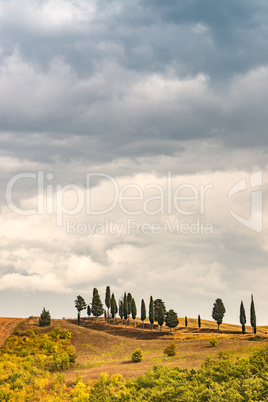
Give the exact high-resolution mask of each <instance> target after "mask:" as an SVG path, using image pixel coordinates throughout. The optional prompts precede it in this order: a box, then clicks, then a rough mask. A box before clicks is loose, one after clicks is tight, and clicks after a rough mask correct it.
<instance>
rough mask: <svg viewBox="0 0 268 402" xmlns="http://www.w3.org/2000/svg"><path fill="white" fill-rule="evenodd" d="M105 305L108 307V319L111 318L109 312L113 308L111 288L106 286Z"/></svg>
mask: <svg viewBox="0 0 268 402" xmlns="http://www.w3.org/2000/svg"><path fill="white" fill-rule="evenodd" d="M105 305H106V307H107V317H109V310H110V307H111V290H110V286H106V292H105Z"/></svg>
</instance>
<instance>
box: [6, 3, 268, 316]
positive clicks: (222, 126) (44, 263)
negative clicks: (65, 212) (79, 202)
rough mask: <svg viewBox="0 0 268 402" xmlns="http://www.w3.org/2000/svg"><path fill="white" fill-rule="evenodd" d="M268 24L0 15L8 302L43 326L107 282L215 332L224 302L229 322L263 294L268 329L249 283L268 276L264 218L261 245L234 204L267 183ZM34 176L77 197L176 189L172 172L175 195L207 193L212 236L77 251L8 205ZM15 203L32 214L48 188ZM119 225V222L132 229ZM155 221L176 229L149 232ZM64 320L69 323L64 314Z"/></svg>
mask: <svg viewBox="0 0 268 402" xmlns="http://www.w3.org/2000/svg"><path fill="white" fill-rule="evenodd" d="M267 16H268V13H267V6H266V4H264V3H263V2H262V1H256V2H255V3H254V5H253V4H252V3H251V2H249V1H242V0H239V1H238V2H236V3H234V2H231V1H229V0H228V1H219V2H217V3H215V2H213V1H212V0H205V1H186V0H185V1H180V2H174V1H169V0H168V1H165V2H163V1H158V0H157V1H151V0H146V1H137V0H130V1H128V2H123V1H115V0H114V1H106V0H98V1H96V2H95V1H90V2H89V1H88V0H77V1H71V0H59V1H54V0H44V1H43V0H42V1H36V2H31V1H28V0H27V1H24V2H23V3H22V2H19V1H18V0H11V1H0V35H1V40H0V91H1V94H2V96H1V100H0V146H1V151H0V162H1V167H2V169H1V177H0V185H1V191H0V200H1V214H0V222H1V224H0V228H1V230H0V232H1V247H0V269H1V281H0V283H1V292H3V293H2V294H4V295H5V292H6V291H7V290H8V291H12V292H13V290H14V289H16V292H17V293H16V299H17V300H18V299H19V297H20V296H21V294H24V293H25V292H26V293H27V295H28V296H27V297H29V300H30V299H31V298H32V297H33V298H37V299H38V303H39V302H40V307H38V308H39V310H40V309H41V308H42V307H43V303H44V300H45V297H44V295H48V296H47V297H52V299H53V300H56V297H55V295H54V294H57V293H60V294H61V297H62V298H63V299H64V300H65V302H66V303H69V296H70V297H71V296H72V297H73V296H74V295H75V296H76V293H79V292H81V293H86V294H87V293H88V292H89V289H90V287H92V283H93V282H94V286H97V287H99V288H100V290H101V291H102V292H103V293H104V290H105V285H106V282H109V284H111V285H112V286H113V289H114V291H115V292H116V293H117V297H120V295H121V294H122V292H123V291H125V290H130V291H132V292H133V293H134V294H135V295H136V296H137V297H138V298H141V297H147V298H149V296H150V295H151V294H153V295H154V296H155V297H162V298H163V299H165V300H166V301H167V304H168V305H169V306H170V307H171V308H173V307H174V308H175V309H178V312H179V313H180V314H182V315H184V314H185V313H186V312H185V308H186V307H185V306H183V301H185V300H188V301H187V303H189V304H188V307H187V308H188V309H189V310H188V313H187V314H192V315H197V314H199V313H202V316H206V317H207V318H210V313H207V311H208V308H209V309H210V308H211V305H212V303H213V301H214V298H216V297H218V296H219V297H220V296H221V295H223V296H222V297H226V299H227V300H228V303H229V304H228V306H227V307H228V308H227V309H229V311H230V310H232V309H233V305H234V304H235V303H236V302H237V300H239V301H240V298H241V297H243V298H246V297H247V295H248V294H250V292H251V291H254V293H255V292H256V293H257V291H258V290H259V295H260V296H259V297H260V304H261V306H262V307H261V319H262V320H265V311H266V309H267V302H266V299H265V292H263V291H262V289H261V285H262V284H261V283H259V282H256V283H255V284H253V285H252V283H253V279H252V278H254V273H256V275H257V274H259V273H261V274H262V275H264V277H265V275H266V273H265V264H266V261H267V251H268V250H267V246H266V244H267V239H266V237H267V235H266V226H267V224H266V222H267V220H266V218H267V216H268V215H267V210H266V209H265V208H264V231H263V232H262V233H254V232H251V231H249V230H248V229H246V228H244V227H240V226H239V224H238V223H237V222H236V221H235V220H234V219H232V218H231V216H230V214H229V213H228V210H227V196H228V191H229V190H230V188H232V186H233V185H234V184H235V183H236V182H238V181H239V180H241V179H243V178H246V179H247V184H248V190H247V191H245V192H244V193H243V194H242V195H241V197H240V198H238V199H234V200H233V204H232V205H233V207H234V208H235V211H237V212H239V213H241V214H242V215H243V216H247V214H248V212H249V210H250V204H249V201H250V191H249V182H248V175H249V173H251V172H253V171H256V170H258V169H263V171H264V183H266V182H267V150H268V149H267V135H266V130H267V111H266V109H267V107H266V105H267V102H268V95H267V94H268V90H267V89H268V88H267V85H268V84H267V83H268V67H267V57H268V56H267V54H268V52H267V43H266V42H267V41H266V36H267V35H266V26H267ZM37 171H43V172H44V173H45V174H46V173H52V174H53V175H54V176H53V177H54V178H53V181H52V184H53V186H54V187H53V188H54V190H55V188H56V185H61V186H64V185H66V184H69V183H75V184H77V185H79V186H80V187H81V188H82V189H83V191H85V179H86V174H87V173H91V172H105V173H109V174H110V175H111V176H113V177H114V178H115V179H116V180H117V181H118V182H119V183H120V185H123V184H125V185H127V184H131V183H136V184H139V185H141V186H143V185H146V184H152V183H158V184H159V183H160V184H162V185H163V186H164V187H165V186H166V177H167V172H168V171H171V172H172V174H173V176H174V180H175V181H176V183H177V184H178V183H180V184H182V183H186V184H187V183H188V184H189V183H194V184H195V185H197V186H199V185H200V184H204V183H208V182H211V183H213V185H214V186H215V191H213V192H211V197H209V201H208V204H207V205H206V213H205V219H206V220H210V221H212V222H213V225H214V233H213V235H212V236H194V235H193V236H184V235H170V234H169V235H161V236H146V235H144V234H136V235H135V234H132V235H128V234H126V233H123V234H122V235H121V236H119V237H118V238H115V237H114V236H111V235H97V234H94V236H93V237H92V238H91V239H87V238H86V237H85V236H81V235H75V234H73V235H69V234H67V233H66V230H65V229H66V228H65V227H63V228H59V227H56V224H55V216H52V215H49V214H44V215H42V216H39V215H38V216H31V217H25V216H18V215H16V214H15V213H13V212H12V211H11V210H10V208H8V206H7V205H6V201H5V187H6V185H7V183H8V181H9V179H10V178H11V177H12V176H13V175H14V174H16V173H20V172H34V173H35V172H37ZM46 184H48V182H46ZM50 184H51V182H50ZM165 188H166V187H165ZM264 190H265V191H264ZM266 190H267V189H266V187H265V186H263V191H264V200H265V199H266V197H267V194H266ZM93 193H94V194H95V195H96V204H97V205H98V206H100V207H101V206H103V205H105V202H106V203H107V202H108V200H109V196H111V190H110V188H109V186H107V185H106V184H105V182H103V181H101V180H97V181H96V182H95V183H94V188H93ZM54 195H55V194H54ZM165 195H166V192H165ZM13 197H14V202H16V203H17V205H20V206H24V207H25V208H31V207H33V206H35V205H36V203H37V187H36V182H35V181H34V180H32V181H21V182H19V183H17V185H16V186H14V189H13ZM66 201H67V202H74V198H73V196H71V195H70V194H69V195H66ZM135 205H136V204H135ZM188 208H190V206H188ZM121 212H122V211H121ZM121 212H120V211H119V210H118V208H116V209H115V210H114V211H113V213H112V214H111V215H108V217H109V218H110V219H113V221H115V222H122V221H123V222H125V220H126V216H125V215H124V214H123V213H121ZM175 216H177V215H174V216H172V218H174V217H175ZM105 218H106V215H103V216H101V217H99V218H95V219H94V218H92V217H88V216H87V214H86V213H85V212H81V213H80V214H77V216H75V219H76V221H77V222H78V223H79V222H81V223H85V222H89V223H91V224H93V223H94V222H95V223H98V222H99V221H101V222H102V221H103V220H104V219H105ZM153 219H155V220H156V222H158V223H159V222H160V223H162V222H163V219H164V217H163V216H162V215H161V214H157V215H156V216H155V217H154V218H152V217H150V216H144V215H142V217H141V221H142V222H147V221H148V222H149V223H153V222H154V221H153ZM241 277H242V278H243V279H241ZM144 289H146V292H147V293H146V294H145V293H144ZM36 291H39V292H40V295H37V294H36V293H35V292H36ZM51 292H53V296H51ZM29 295H30V296H29ZM189 295H190V296H191V300H192V301H191V303H190V302H189V299H187V297H188V296H189ZM75 296H74V297H75ZM74 297H73V298H74ZM0 298H1V295H0ZM27 300H28V299H27ZM67 300H68V302H67ZM27 303H28V302H26V301H25V305H24V306H23V308H22V310H21V311H22V312H21V314H24V312H23V311H26V310H27V309H28V306H29V303H28V304H27ZM38 303H37V305H38ZM41 304H42V305H41ZM38 306H39V305H38ZM68 306H69V305H68ZM196 306H198V307H199V306H200V308H202V309H203V310H202V311H197V310H196V308H197V307H196ZM47 307H48V306H47ZM52 308H53V307H52ZM11 310H12V312H13V311H14V310H13V307H12V309H11ZM39 310H38V311H37V312H36V313H35V314H38V313H39ZM232 311H233V310H232ZM54 313H55V314H58V315H60V316H66V315H67V316H68V314H67V313H65V312H64V308H61V307H59V306H57V308H55V311H54ZM203 313H204V314H203ZM29 314H30V313H29ZM29 314H28V315H29ZM228 314H229V316H228V317H229V319H230V320H233V321H235V320H236V315H237V314H236V313H235V312H234V311H233V312H230V313H228Z"/></svg>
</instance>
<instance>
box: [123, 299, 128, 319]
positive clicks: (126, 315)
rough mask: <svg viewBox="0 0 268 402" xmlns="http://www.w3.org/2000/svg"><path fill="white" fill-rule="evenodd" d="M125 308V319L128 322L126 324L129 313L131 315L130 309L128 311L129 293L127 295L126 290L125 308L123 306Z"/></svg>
mask: <svg viewBox="0 0 268 402" xmlns="http://www.w3.org/2000/svg"><path fill="white" fill-rule="evenodd" d="M123 310H124V319H125V322H126V325H127V321H126V320H127V318H128V315H129V311H128V301H127V295H126V292H125V293H124V308H123Z"/></svg>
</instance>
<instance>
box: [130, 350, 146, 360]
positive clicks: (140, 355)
mask: <svg viewBox="0 0 268 402" xmlns="http://www.w3.org/2000/svg"><path fill="white" fill-rule="evenodd" d="M142 358H143V353H142V350H141V349H139V348H138V349H136V350H135V351H134V352H133V353H132V355H131V360H132V361H133V363H138V362H141V361H142Z"/></svg>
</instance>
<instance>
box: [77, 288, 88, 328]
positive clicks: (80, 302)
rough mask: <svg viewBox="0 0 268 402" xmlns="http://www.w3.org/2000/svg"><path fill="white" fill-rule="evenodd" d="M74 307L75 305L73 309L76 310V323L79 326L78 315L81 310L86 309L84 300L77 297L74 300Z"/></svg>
mask: <svg viewBox="0 0 268 402" xmlns="http://www.w3.org/2000/svg"><path fill="white" fill-rule="evenodd" d="M74 305H75V308H76V309H77V322H78V325H79V324H80V313H81V311H82V310H85V309H86V308H87V304H86V302H85V299H84V298H83V297H82V296H80V295H79V296H77V298H76V299H75V301H74Z"/></svg>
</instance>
